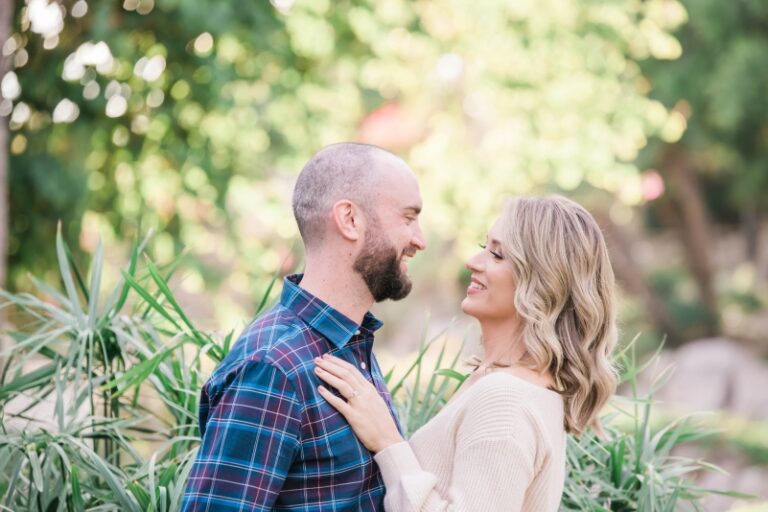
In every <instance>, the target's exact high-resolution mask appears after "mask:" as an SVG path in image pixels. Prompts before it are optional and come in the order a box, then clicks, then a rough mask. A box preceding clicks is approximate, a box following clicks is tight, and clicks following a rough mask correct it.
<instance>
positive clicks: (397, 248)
mask: <svg viewBox="0 0 768 512" xmlns="http://www.w3.org/2000/svg"><path fill="white" fill-rule="evenodd" d="M399 165H401V166H402V165H403V164H402V163H399ZM376 199H377V200H376V201H374V202H375V204H374V205H371V206H370V207H369V213H368V215H367V219H368V221H367V225H366V230H365V237H364V240H363V247H362V249H361V251H360V254H358V256H357V258H356V259H355V263H354V267H353V268H354V270H355V271H356V272H358V273H359V274H360V275H361V276H362V278H363V280H364V281H365V283H366V285H367V286H368V290H369V291H370V292H371V295H372V296H373V299H374V300H375V301H376V302H381V301H384V300H386V299H392V300H400V299H402V298H404V297H405V296H407V295H408V293H410V291H411V286H412V283H411V279H410V278H409V277H408V265H407V261H408V259H409V258H411V257H413V256H414V255H415V254H416V252H417V251H420V250H423V249H424V248H425V247H426V243H425V241H424V235H423V234H422V232H421V227H420V226H419V212H420V211H421V195H420V194H419V185H418V182H417V181H416V177H415V176H414V175H413V173H412V172H411V171H410V170H409V169H407V168H405V167H404V166H403V168H397V169H395V170H393V172H391V173H388V174H387V176H386V180H385V181H384V183H383V184H382V187H381V192H379V193H378V194H376Z"/></svg>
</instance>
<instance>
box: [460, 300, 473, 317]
mask: <svg viewBox="0 0 768 512" xmlns="http://www.w3.org/2000/svg"><path fill="white" fill-rule="evenodd" d="M474 310H475V308H473V307H472V299H471V298H469V297H464V300H462V301H461V311H462V312H463V313H464V314H465V315H469V316H475V314H474Z"/></svg>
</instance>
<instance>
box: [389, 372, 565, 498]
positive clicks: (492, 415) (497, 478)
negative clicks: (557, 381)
mask: <svg viewBox="0 0 768 512" xmlns="http://www.w3.org/2000/svg"><path fill="white" fill-rule="evenodd" d="M565 446H566V437H565V429H564V426H563V400H562V398H561V396H560V395H558V394H557V393H555V392H554V391H550V390H547V389H544V388H543V387H540V386H537V385H536V384H533V383H530V382H528V381H526V380H523V379H521V378H519V377H516V376H514V375H512V374H510V373H506V372H494V373H490V374H488V375H485V376H483V377H481V378H480V379H479V380H477V381H476V382H475V383H473V384H472V385H471V386H470V387H469V388H467V389H466V390H465V391H462V392H460V393H459V394H458V395H457V396H455V397H454V398H453V399H452V400H451V401H450V402H449V403H448V404H447V405H446V406H445V407H444V408H443V410H442V411H440V413H439V414H437V415H436V416H435V417H434V418H433V419H432V420H431V421H430V422H429V423H427V424H426V425H424V426H423V427H422V428H421V429H419V430H418V431H417V432H416V433H415V434H414V435H413V437H411V440H410V441H408V442H402V443H398V444H395V445H392V446H390V447H388V448H386V449H385V450H382V451H381V452H379V453H377V454H376V457H375V459H376V462H377V463H378V465H379V468H380V469H381V473H382V476H383V477H384V483H385V485H386V488H387V490H386V496H385V499H384V507H385V509H386V510H387V511H389V512H411V511H413V512H417V511H418V512H422V511H455V512H459V511H461V512H467V511H480V512H496V511H524V512H548V511H556V510H557V508H558V506H559V504H560V498H561V495H562V492H563V482H564V479H565Z"/></svg>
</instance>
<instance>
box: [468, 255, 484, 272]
mask: <svg viewBox="0 0 768 512" xmlns="http://www.w3.org/2000/svg"><path fill="white" fill-rule="evenodd" d="M481 255H482V251H480V252H477V253H475V254H474V255H473V256H472V257H470V258H469V259H468V260H467V263H466V265H467V268H468V269H469V270H471V271H472V272H480V271H481V270H482V259H481Z"/></svg>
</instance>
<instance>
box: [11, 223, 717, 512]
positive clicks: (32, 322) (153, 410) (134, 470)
mask: <svg viewBox="0 0 768 512" xmlns="http://www.w3.org/2000/svg"><path fill="white" fill-rule="evenodd" d="M145 246H146V240H145V241H144V242H142V243H137V244H135V246H134V248H133V252H132V255H131V258H130V261H129V263H128V265H127V267H126V268H125V270H124V271H123V273H122V280H121V281H120V282H119V283H118V284H117V285H116V286H115V288H114V289H112V290H111V291H108V292H105V291H104V290H102V287H101V284H100V283H101V281H102V273H103V249H102V247H101V245H99V248H98V250H97V251H96V253H95V254H94V256H93V260H92V264H91V268H90V272H89V275H86V274H83V273H82V272H80V271H79V269H78V267H77V266H76V265H75V264H74V263H73V261H72V257H71V255H70V253H69V250H68V248H67V246H66V245H65V244H64V242H63V238H62V236H61V234H59V236H58V237H57V241H56V249H57V258H58V262H59V267H60V274H61V281H62V287H61V288H62V289H63V291H62V290H60V289H57V288H54V287H51V286H49V285H47V284H45V283H44V282H42V281H40V280H37V279H34V281H35V285H36V286H37V287H38V292H39V293H40V294H41V296H42V298H40V297H37V296H34V295H31V294H27V293H19V294H10V293H7V292H5V291H2V292H0V293H1V294H2V297H3V299H4V300H5V303H4V307H15V308H19V309H20V312H19V313H18V315H17V316H16V317H15V320H16V322H17V323H19V324H20V328H19V329H18V330H16V331H12V332H9V333H8V334H9V335H10V336H11V337H12V338H13V339H14V341H15V344H14V345H13V346H12V347H11V348H10V349H9V350H7V351H6V353H5V354H3V355H4V356H7V357H8V358H9V361H8V363H7V366H6V368H4V369H3V372H2V379H1V380H0V410H1V411H2V415H3V421H2V426H1V427H0V504H1V505H2V507H3V508H2V509H3V510H14V511H17V510H35V511H41V512H42V511H49V510H71V511H81V510H94V511H96V510H100V511H104V510H120V511H130V512H144V511H147V510H151V511H176V510H178V509H179V506H180V503H181V498H182V495H183V491H184V485H185V482H186V478H187V475H188V473H189V470H190V467H191V463H192V461H193V458H194V455H195V450H196V446H197V444H198V442H199V438H198V428H197V403H198V393H199V390H200V388H201V386H202V384H203V382H204V375H205V374H206V373H208V372H209V371H210V370H211V369H212V367H213V366H215V365H216V364H217V363H218V362H219V361H221V359H222V358H223V357H224V355H225V354H226V353H227V351H228V350H229V347H230V343H231V341H232V333H230V334H229V335H228V336H226V337H225V338H224V339H223V340H217V339H215V338H213V337H212V336H211V335H209V334H206V333H205V332H202V331H201V330H199V329H197V328H196V327H195V326H194V324H193V323H192V322H191V321H190V319H189V318H188V315H187V314H186V313H185V312H184V311H183V309H182V308H181V307H179V305H178V302H177V300H176V299H175V298H174V294H173V292H172V290H171V289H170V288H169V286H168V278H169V276H170V275H171V274H172V273H173V271H174V270H175V268H176V267H174V266H173V265H170V266H165V267H157V266H156V265H155V264H154V263H153V262H152V260H151V259H149V258H144V256H145V252H144V247H145ZM273 280H274V278H273ZM266 295H268V292H267V294H265V296H266ZM265 303H266V299H265V300H264V301H262V304H265ZM446 347H447V345H446V344H445V343H444V344H443V345H442V346H440V347H438V346H436V345H435V341H432V342H430V343H426V342H422V348H421V349H420V351H419V353H418V356H417V358H416V360H415V361H414V362H413V364H412V365H411V366H409V367H408V368H407V370H406V371H405V373H404V374H403V375H402V376H401V377H400V378H398V379H397V380H396V381H395V380H393V374H394V372H392V371H391V372H390V373H389V375H388V380H389V381H390V382H389V385H390V386H391V390H392V393H393V396H394V397H395V399H396V401H397V404H398V409H399V411H400V414H401V420H402V423H403V425H404V427H405V430H406V431H407V433H412V432H413V431H414V430H416V429H418V428H419V427H420V426H421V425H423V424H424V423H425V422H426V421H428V420H429V419H430V418H431V417H432V416H433V415H434V414H436V413H437V412H438V411H439V410H440V408H441V407H442V406H443V405H444V404H445V403H446V401H447V400H448V399H450V397H451V395H452V394H453V393H454V392H455V391H456V389H457V388H458V387H459V385H460V384H461V383H462V382H463V380H464V378H465V376H464V375H463V374H462V373H461V372H460V371H459V370H458V369H457V368H458V361H459V353H460V351H459V352H457V353H456V354H450V353H449V351H448V349H447V348H446ZM435 349H437V350H435ZM626 353H627V352H624V353H623V354H622V355H621V357H622V359H621V363H622V365H623V368H624V374H625V379H626V381H627V382H629V383H634V382H635V378H636V376H637V374H638V373H639V372H640V371H643V370H644V367H637V366H636V365H635V364H634V362H633V359H631V358H628V357H627V356H626ZM30 368H32V371H28V370H29V369H30ZM633 389H634V385H633ZM635 391H636V390H635ZM652 391H653V390H652ZM49 410H52V411H53V413H52V414H51V413H50V412H47V411H49ZM651 410H652V402H651V399H650V396H638V395H637V394H636V393H635V396H634V397H633V398H630V399H620V398H618V397H617V400H616V411H617V412H614V413H611V414H609V415H608V416H607V417H606V421H607V422H608V427H607V432H608V437H607V438H606V439H599V438H598V437H596V436H595V435H593V434H586V435H584V436H582V437H581V438H580V439H574V438H571V439H570V440H569V452H568V471H569V473H568V480H567V483H566V490H565V495H564V500H563V508H564V509H565V510H609V511H630V510H641V511H646V510H677V508H676V507H678V506H682V505H685V504H687V503H690V504H692V505H693V504H695V503H696V502H697V501H698V500H699V499H700V498H701V497H703V496H705V495H706V494H707V493H708V492H710V491H707V490H704V489H699V488H698V487H696V486H695V485H693V484H692V483H691V482H690V481H689V480H688V479H687V475H690V474H691V473H692V472H694V471H700V470H702V469H708V468H710V466H709V465H707V464H705V463H703V462H701V461H692V460H686V459H683V458H679V457H676V456H673V455H672V454H671V452H670V450H672V448H674V447H675V446H676V445H678V444H681V443H685V442H690V441H694V440H697V439H700V438H702V437H704V436H706V435H708V433H707V432H706V431H704V430H702V429H701V428H699V427H698V426H697V425H696V424H695V423H692V422H690V421H689V420H687V419H682V420H676V421H674V422H672V423H670V424H668V425H665V426H664V427H663V428H659V429H654V428H653V427H652V423H651V421H650V415H651ZM622 418H623V419H622Z"/></svg>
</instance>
